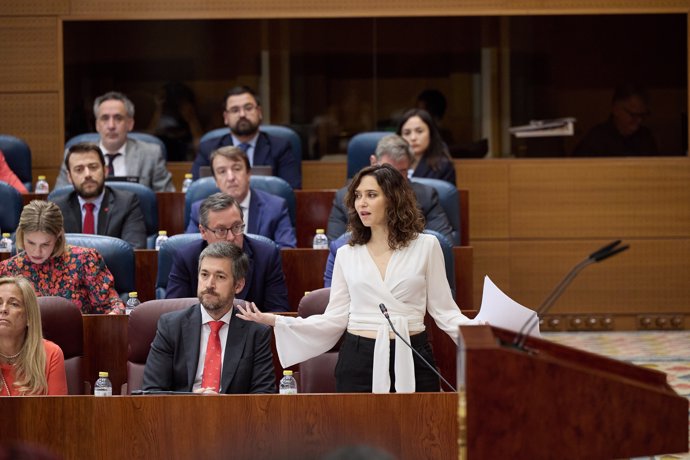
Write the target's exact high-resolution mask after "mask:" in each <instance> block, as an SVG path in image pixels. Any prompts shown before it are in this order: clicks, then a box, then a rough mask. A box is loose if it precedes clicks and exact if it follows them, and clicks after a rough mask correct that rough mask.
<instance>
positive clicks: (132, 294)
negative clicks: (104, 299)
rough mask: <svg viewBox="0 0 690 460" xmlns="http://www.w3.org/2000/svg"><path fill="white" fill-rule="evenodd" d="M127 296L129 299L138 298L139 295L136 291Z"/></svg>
mask: <svg viewBox="0 0 690 460" xmlns="http://www.w3.org/2000/svg"><path fill="white" fill-rule="evenodd" d="M129 296H130V297H139V294H138V293H137V291H132V292H130V293H129Z"/></svg>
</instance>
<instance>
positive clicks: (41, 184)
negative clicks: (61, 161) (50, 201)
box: [36, 176, 50, 194]
mask: <svg viewBox="0 0 690 460" xmlns="http://www.w3.org/2000/svg"><path fill="white" fill-rule="evenodd" d="M48 192H50V187H49V186H48V182H47V181H46V176H38V181H36V193H46V194H47V193H48Z"/></svg>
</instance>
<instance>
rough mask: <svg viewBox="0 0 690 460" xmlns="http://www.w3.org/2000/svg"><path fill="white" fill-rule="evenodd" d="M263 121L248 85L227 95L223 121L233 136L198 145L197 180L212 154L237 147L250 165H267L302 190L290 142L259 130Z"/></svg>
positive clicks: (195, 177) (195, 161) (255, 96)
mask: <svg viewBox="0 0 690 460" xmlns="http://www.w3.org/2000/svg"><path fill="white" fill-rule="evenodd" d="M262 120H263V114H262V112H261V103H260V102H259V98H258V96H257V95H256V94H255V93H254V91H253V90H252V89H251V88H249V87H247V86H236V87H234V88H232V89H231V90H230V91H228V92H227V94H226V95H225V105H224V106H223V122H224V123H225V125H226V126H227V127H228V128H230V133H228V134H226V135H224V136H222V137H217V138H213V139H209V140H207V141H204V142H202V143H201V144H200V145H199V152H198V153H197V156H196V158H195V159H194V164H193V165H192V175H193V176H194V179H195V180H196V179H198V178H199V168H200V167H201V166H210V165H211V163H210V160H209V158H210V156H211V153H212V152H214V151H216V150H218V149H219V148H220V147H224V146H226V145H236V146H237V147H239V148H241V149H242V150H244V151H245V152H246V153H247V157H248V158H249V163H250V165H251V166H257V165H267V166H270V167H271V170H272V172H273V175H274V176H278V177H281V178H283V179H285V181H286V182H287V183H288V184H290V186H291V187H292V188H293V189H299V188H302V173H301V169H300V165H299V164H297V161H296V160H295V157H294V156H293V154H292V147H291V146H290V142H289V141H288V140H287V139H283V138H281V137H277V136H271V135H268V134H266V133H263V132H261V131H259V125H261V121H262Z"/></svg>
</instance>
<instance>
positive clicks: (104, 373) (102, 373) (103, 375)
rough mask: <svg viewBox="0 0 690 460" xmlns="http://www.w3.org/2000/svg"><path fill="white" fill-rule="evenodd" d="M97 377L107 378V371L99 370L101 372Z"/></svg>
mask: <svg viewBox="0 0 690 460" xmlns="http://www.w3.org/2000/svg"><path fill="white" fill-rule="evenodd" d="M98 377H105V378H108V373H107V372H103V371H101V372H99V373H98Z"/></svg>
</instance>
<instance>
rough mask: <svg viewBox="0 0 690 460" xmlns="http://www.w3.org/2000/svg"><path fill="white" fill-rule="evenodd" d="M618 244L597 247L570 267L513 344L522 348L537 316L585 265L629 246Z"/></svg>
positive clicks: (537, 322) (546, 308)
mask: <svg viewBox="0 0 690 460" xmlns="http://www.w3.org/2000/svg"><path fill="white" fill-rule="evenodd" d="M620 244H621V240H616V241H612V242H611V243H609V244H607V245H606V246H604V247H602V248H600V249H597V250H596V251H594V252H593V253H591V254H590V255H589V256H587V258H585V259H584V260H583V261H582V262H580V263H578V264H577V265H575V266H574V267H573V268H572V270H570V272H569V273H568V274H567V275H565V278H563V280H561V282H560V283H558V285H557V286H556V287H555V288H554V290H553V291H552V292H551V294H549V295H548V296H547V297H546V299H544V302H542V304H541V305H540V306H539V308H538V309H537V311H536V313H535V314H534V315H533V316H530V317H529V319H528V320H527V321H525V324H523V325H522V327H521V328H520V330H519V331H518V333H517V335H516V336H515V340H514V341H513V345H514V346H516V347H517V348H524V346H525V341H526V340H527V336H528V335H529V334H530V332H532V330H533V329H534V328H535V327H536V326H537V324H539V317H540V316H542V315H543V314H544V313H546V312H547V311H549V309H550V308H551V306H552V305H553V304H554V303H555V302H556V300H557V299H558V298H559V297H560V296H561V294H563V291H565V288H567V287H568V285H570V283H572V281H573V280H574V279H575V277H576V276H577V275H578V273H580V272H581V271H582V270H583V269H584V268H585V267H587V266H588V265H591V264H593V263H596V262H601V261H602V260H605V259H608V258H609V257H611V256H615V255H616V254H618V253H620V252H623V251H625V250H626V249H628V248H629V247H630V245H627V244H626V245H625V246H619V245H620Z"/></svg>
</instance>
